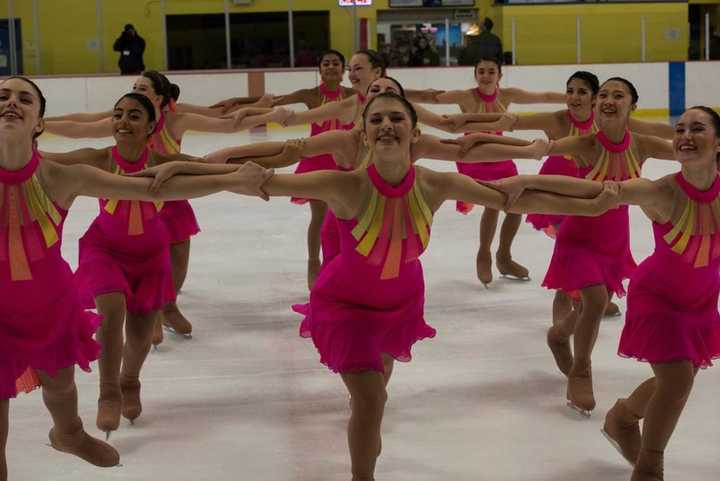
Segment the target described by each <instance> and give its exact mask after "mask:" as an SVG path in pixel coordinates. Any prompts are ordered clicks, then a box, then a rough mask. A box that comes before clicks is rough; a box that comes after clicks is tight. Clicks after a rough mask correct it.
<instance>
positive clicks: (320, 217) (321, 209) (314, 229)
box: [307, 200, 327, 289]
mask: <svg viewBox="0 0 720 481" xmlns="http://www.w3.org/2000/svg"><path fill="white" fill-rule="evenodd" d="M325 214H327V204H326V203H325V202H322V201H319V200H311V201H310V224H309V225H308V230H307V245H308V272H307V282H308V289H312V288H313V286H314V285H315V279H317V276H318V273H319V272H320V231H321V230H322V226H323V221H324V220H325Z"/></svg>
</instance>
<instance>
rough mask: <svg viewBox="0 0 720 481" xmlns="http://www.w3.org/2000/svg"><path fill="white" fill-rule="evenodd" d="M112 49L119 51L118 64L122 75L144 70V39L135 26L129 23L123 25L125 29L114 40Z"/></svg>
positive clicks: (135, 73)
mask: <svg viewBox="0 0 720 481" xmlns="http://www.w3.org/2000/svg"><path fill="white" fill-rule="evenodd" d="M113 50H115V51H116V52H120V60H119V61H118V65H119V66H120V73H121V74H122V75H137V74H139V73H142V72H143V71H144V70H145V64H144V63H143V53H144V52H145V40H143V38H142V37H141V36H140V35H138V33H137V31H136V30H135V27H133V26H132V25H131V24H129V23H128V24H127V25H125V29H124V30H123V32H122V33H121V34H120V36H119V37H118V39H117V40H115V44H114V45H113Z"/></svg>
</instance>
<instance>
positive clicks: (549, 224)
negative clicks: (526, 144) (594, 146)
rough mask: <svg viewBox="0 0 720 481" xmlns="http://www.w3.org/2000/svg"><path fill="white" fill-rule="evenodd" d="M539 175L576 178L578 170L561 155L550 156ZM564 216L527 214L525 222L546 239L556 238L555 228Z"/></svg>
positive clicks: (573, 162) (572, 162)
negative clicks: (545, 236)
mask: <svg viewBox="0 0 720 481" xmlns="http://www.w3.org/2000/svg"><path fill="white" fill-rule="evenodd" d="M539 175H567V176H570V177H577V176H578V169H577V166H576V165H575V161H573V160H572V159H567V158H565V157H564V156H562V155H551V156H550V157H548V158H547V159H546V160H545V163H543V166H542V168H541V169H540V172H539ZM563 219H565V216H563V215H554V214H528V215H527V217H526V219H525V221H526V222H528V223H529V224H532V226H533V228H535V230H539V231H543V232H545V234H547V236H548V237H551V238H553V239H554V238H556V237H557V228H558V227H559V226H560V224H561V223H562V221H563Z"/></svg>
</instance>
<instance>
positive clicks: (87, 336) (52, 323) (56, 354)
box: [0, 283, 101, 399]
mask: <svg viewBox="0 0 720 481" xmlns="http://www.w3.org/2000/svg"><path fill="white" fill-rule="evenodd" d="M22 311H24V312H15V313H13V314H10V315H8V314H5V315H4V316H3V320H2V321H3V322H2V328H1V330H0V399H10V398H14V397H15V396H17V394H18V392H23V391H24V392H27V391H30V390H32V389H34V388H35V387H37V386H38V385H39V380H38V379H37V377H36V376H35V373H34V371H37V370H40V371H43V372H46V373H47V374H48V375H50V376H54V375H55V374H56V373H57V372H58V371H59V370H61V369H65V368H67V367H70V366H73V365H77V366H79V367H80V368H81V369H83V370H84V371H88V372H89V371H90V363H91V362H93V361H95V360H96V359H97V358H98V356H99V355H100V344H98V343H97V342H95V340H94V339H93V335H94V334H95V331H96V330H97V328H98V327H99V326H100V322H101V318H100V316H98V315H96V314H93V313H91V312H88V311H86V310H85V309H83V308H82V306H81V305H80V302H79V300H78V296H77V291H76V288H75V285H74V284H72V283H70V284H69V285H68V286H67V288H66V289H65V290H64V291H60V292H59V294H58V295H57V296H56V297H55V299H53V300H52V302H50V303H49V304H48V305H45V306H41V307H36V306H27V308H23V309H22Z"/></svg>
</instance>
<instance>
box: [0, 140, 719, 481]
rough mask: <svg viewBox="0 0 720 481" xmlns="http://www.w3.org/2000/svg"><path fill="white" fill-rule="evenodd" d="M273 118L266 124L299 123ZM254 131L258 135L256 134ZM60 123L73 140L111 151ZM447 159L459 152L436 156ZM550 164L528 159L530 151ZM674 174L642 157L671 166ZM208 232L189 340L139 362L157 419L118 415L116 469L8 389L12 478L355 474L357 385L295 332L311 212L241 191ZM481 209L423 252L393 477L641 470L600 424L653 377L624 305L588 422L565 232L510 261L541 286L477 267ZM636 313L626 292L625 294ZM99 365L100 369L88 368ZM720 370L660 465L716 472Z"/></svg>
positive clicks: (84, 208)
mask: <svg viewBox="0 0 720 481" xmlns="http://www.w3.org/2000/svg"><path fill="white" fill-rule="evenodd" d="M304 134H305V131H304V130H302V131H300V130H293V131H279V130H271V131H270V133H269V134H268V137H269V138H271V139H284V138H287V137H300V136H303V135H304ZM252 138H253V139H254V140H258V137H257V136H253V137H252ZM250 140H251V136H250V135H249V134H247V133H243V134H238V135H233V136H227V135H197V134H190V135H188V136H187V137H186V139H185V142H184V151H186V152H188V153H191V154H201V153H205V152H208V151H210V150H214V149H216V148H219V147H222V146H225V145H234V144H242V143H247V142H248V141H250ZM109 143H110V140H109V139H106V140H101V141H92V142H91V141H70V140H66V139H58V138H53V137H50V136H47V137H46V138H43V139H42V140H41V147H42V148H43V149H46V150H50V151H64V150H70V149H73V148H77V147H80V146H87V145H94V146H104V145H109ZM423 164H424V165H427V166H432V167H434V168H437V169H453V168H454V166H453V165H452V164H451V163H447V162H437V161H432V162H430V161H423ZM518 164H519V166H520V168H521V170H522V172H525V173H532V172H536V171H537V169H538V167H539V165H538V163H537V162H534V161H519V162H518ZM675 170H677V165H676V164H674V163H672V162H665V161H654V160H651V161H648V163H647V164H646V167H645V174H646V175H647V176H649V177H651V178H657V177H659V176H661V175H664V174H666V173H670V172H673V171H675ZM193 205H194V207H195V209H196V212H197V216H198V218H199V220H200V223H201V226H202V228H203V232H202V233H201V234H200V235H199V236H197V237H195V238H194V239H193V241H192V256H191V268H190V274H189V277H188V280H187V283H186V285H185V288H184V290H183V293H182V295H181V297H180V305H181V307H182V309H183V310H184V312H185V313H186V314H187V315H188V317H189V318H190V319H191V320H192V321H193V323H194V326H195V330H194V332H193V339H192V340H186V339H180V338H177V337H173V336H172V335H170V336H168V337H167V338H166V340H165V343H164V344H162V346H161V347H160V350H159V351H158V352H152V353H151V354H150V356H149V358H148V361H147V364H146V366H145V369H144V370H143V373H142V381H143V388H142V400H143V409H144V410H143V414H142V416H141V417H140V418H139V419H138V420H137V422H136V423H135V425H134V426H130V425H129V424H128V423H127V421H125V420H123V422H122V424H121V427H120V430H118V431H117V432H115V433H114V434H113V435H112V438H111V443H112V444H113V445H114V446H115V447H116V448H117V449H118V450H119V451H120V453H121V456H122V463H123V466H122V467H117V468H111V469H100V468H95V467H93V466H90V465H88V464H85V463H84V462H82V461H80V460H79V459H76V458H74V457H72V456H68V455H65V454H61V453H58V452H56V451H54V450H52V449H51V448H49V447H47V446H46V444H45V443H46V442H47V432H48V430H49V428H50V418H49V415H48V414H47V413H46V411H45V409H44V408H43V405H42V400H41V395H40V393H39V392H35V393H32V394H30V395H21V396H20V397H19V398H18V399H17V400H15V401H13V402H12V403H11V414H10V416H11V417H10V419H11V433H10V439H9V443H8V460H9V463H10V479H11V480H22V481H40V480H47V481H50V480H53V481H64V480H72V481H77V480H82V479H87V480H97V481H105V480H108V481H109V480H113V481H120V480H122V481H146V480H153V481H165V480H167V481H170V480H172V481H185V480H188V481H191V480H192V481H204V480H208V481H230V480H232V481H250V480H257V481H338V480H349V479H350V474H349V456H348V450H347V444H346V430H345V427H346V422H347V419H348V415H349V409H348V397H347V393H346V391H345V388H344V386H343V384H342V382H341V380H340V378H339V377H338V376H337V375H334V374H332V373H330V372H329V371H328V370H327V369H326V368H325V367H324V366H322V365H321V364H320V363H319V361H318V355H317V353H316V351H315V349H314V347H313V345H312V343H311V341H309V340H306V339H302V338H300V337H298V332H297V331H298V323H299V321H300V318H299V316H297V315H295V314H294V313H293V312H291V311H290V305H291V304H293V303H297V302H302V301H304V300H305V299H306V298H307V288H306V277H305V268H306V244H305V232H306V227H307V222H308V219H309V209H308V208H307V207H299V206H296V205H292V204H290V203H289V202H288V200H287V199H273V200H272V201H271V202H270V203H264V202H262V201H260V200H258V199H252V198H243V197H238V196H233V195H229V194H222V195H215V196H212V197H208V198H204V199H200V200H197V201H193ZM96 212H97V203H96V201H95V200H91V199H86V198H83V199H78V200H77V202H76V204H75V205H74V206H73V209H72V212H71V215H70V217H69V219H68V221H67V224H66V228H65V236H64V242H65V243H64V252H65V254H66V258H67V259H68V260H69V261H70V262H71V263H72V264H73V265H74V264H75V263H76V261H77V240H78V238H79V237H80V236H81V235H82V233H83V232H84V230H85V228H86V227H87V225H88V222H89V221H90V220H91V219H92V218H93V217H94V216H95V215H96ZM479 212H480V209H479V208H476V209H475V211H473V213H472V214H471V215H469V216H462V215H459V214H457V213H456V212H455V210H454V205H450V204H448V205H446V206H444V207H443V208H442V209H441V211H439V212H438V213H437V215H436V218H435V223H434V226H433V240H432V242H431V245H430V248H429V250H428V252H427V253H426V254H425V256H424V258H423V261H424V266H425V271H426V281H427V303H426V318H427V320H428V321H429V322H430V323H431V324H432V325H433V326H435V327H436V328H437V330H438V335H437V338H435V339H433V340H429V341H425V342H420V343H419V344H418V345H417V346H416V347H415V349H414V350H413V354H414V359H413V361H412V362H411V363H409V364H398V365H397V369H396V372H395V375H394V377H393V380H392V382H391V384H390V389H389V392H390V400H389V403H388V407H387V410H386V413H385V420H384V423H383V434H384V438H383V446H384V452H383V454H382V456H381V458H380V459H379V462H378V467H377V479H378V480H382V481H389V480H392V481H479V480H483V481H484V480H487V481H627V480H629V479H630V472H631V470H630V468H629V466H628V465H627V464H626V463H625V462H624V461H623V459H622V458H621V457H620V456H619V455H618V454H617V452H616V451H614V450H613V448H612V447H611V446H610V445H609V444H608V443H607V441H605V439H604V438H603V437H602V436H601V434H600V428H601V426H602V420H603V418H604V415H605V413H606V411H607V410H608V409H609V408H610V407H611V406H612V404H613V403H614V402H615V399H616V398H618V397H623V396H626V395H627V394H628V393H629V392H630V391H631V390H632V389H633V388H634V387H635V386H636V385H638V384H639V383H640V382H641V381H643V380H644V379H646V378H647V377H649V376H650V375H651V371H650V368H649V366H648V365H646V364H642V363H638V362H636V361H633V360H627V359H622V358H620V357H618V356H617V354H616V349H617V344H618V339H619V334H620V331H621V328H622V325H623V319H622V318H614V319H608V320H605V321H604V322H603V323H602V326H601V332H600V338H599V340H598V344H597V347H596V349H595V353H594V356H593V367H594V379H595V389H596V397H597V400H598V407H597V409H596V410H595V412H594V413H593V415H592V417H591V418H590V419H584V418H581V417H580V416H579V415H577V414H575V413H574V412H572V411H570V410H569V409H568V408H567V407H565V381H564V378H563V376H562V375H561V374H560V373H559V372H558V371H557V369H556V368H555V365H554V362H553V360H552V357H551V355H550V353H549V351H548V348H547V347H546V345H545V331H546V329H547V327H548V325H549V323H550V307H551V300H552V294H551V292H549V291H547V290H545V289H543V288H542V287H540V282H541V281H542V278H543V276H544V273H545V269H546V267H547V265H548V260H549V258H550V255H551V252H552V246H553V244H552V242H551V240H550V239H548V238H546V237H545V236H544V235H543V234H541V233H538V232H535V231H533V230H532V229H531V228H530V227H529V226H528V225H527V224H523V227H522V228H521V230H520V233H519V235H518V237H517V240H516V242H515V248H514V256H515V258H516V259H517V260H518V261H520V262H521V263H524V264H526V265H527V266H528V267H529V268H530V272H531V276H532V281H531V282H528V283H517V282H511V281H508V280H503V279H497V280H496V281H495V282H493V283H492V284H491V286H490V289H489V290H485V289H484V288H483V287H482V286H481V285H480V284H479V282H478V281H477V280H476V278H475V262H474V261H475V252H476V249H477V243H478V222H479V220H478V219H479ZM632 246H633V252H634V254H635V257H636V259H637V260H638V261H639V260H641V259H643V258H644V257H645V256H647V255H648V254H649V253H650V252H651V250H652V247H653V245H652V234H651V230H650V223H649V221H648V220H647V219H646V218H645V217H644V216H643V215H642V213H641V212H640V211H639V210H638V209H632ZM620 306H621V308H622V309H623V311H624V308H625V304H624V300H620ZM94 368H96V365H95V366H94ZM76 378H77V382H78V385H79V390H80V411H81V415H82V417H83V419H84V422H85V425H86V427H87V428H88V430H89V431H90V432H91V433H92V434H94V435H97V436H101V435H102V434H101V433H100V432H98V430H97V428H96V427H95V414H96V406H97V405H96V401H97V391H98V381H97V371H96V370H95V371H94V372H93V373H92V374H85V373H83V372H81V371H78V373H77V376H76ZM718 399H720V369H718V368H711V369H708V370H706V371H703V372H701V373H700V374H699V376H698V378H697V382H696V384H695V387H694V390H693V393H692V396H691V399H690V401H689V403H688V405H687V408H686V409H685V412H684V414H683V416H682V418H681V420H680V423H679V426H678V428H677V431H676V432H675V434H674V436H673V439H672V440H671V442H670V445H669V447H668V449H667V452H666V479H668V480H675V481H709V480H714V479H718V477H719V473H720V456H719V455H720V416H718Z"/></svg>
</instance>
